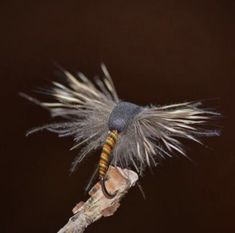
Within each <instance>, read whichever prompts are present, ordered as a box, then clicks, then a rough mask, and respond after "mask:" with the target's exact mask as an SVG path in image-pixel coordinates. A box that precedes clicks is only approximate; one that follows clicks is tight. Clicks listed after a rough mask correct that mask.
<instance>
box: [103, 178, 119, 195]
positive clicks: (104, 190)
mask: <svg viewBox="0 0 235 233" xmlns="http://www.w3.org/2000/svg"><path fill="white" fill-rule="evenodd" d="M105 181H106V179H105V178H100V185H101V189H102V192H103V194H104V196H105V197H106V198H108V199H112V198H114V197H115V196H116V195H117V192H118V191H115V192H114V193H109V192H108V190H107V188H106V186H105Z"/></svg>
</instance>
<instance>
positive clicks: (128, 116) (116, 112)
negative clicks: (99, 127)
mask: <svg viewBox="0 0 235 233" xmlns="http://www.w3.org/2000/svg"><path fill="white" fill-rule="evenodd" d="M142 110H143V107H141V106H138V105H136V104H133V103H129V102H119V103H118V104H117V105H116V106H115V107H114V108H113V110H112V112H111V114H110V116H109V122H108V127H109V129H110V130H117V131H118V132H122V131H124V130H125V129H126V127H127V126H128V124H129V123H130V122H131V121H132V119H133V118H134V116H135V115H137V114H138V113H139V112H141V111H142Z"/></svg>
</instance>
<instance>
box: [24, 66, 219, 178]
mask: <svg viewBox="0 0 235 233" xmlns="http://www.w3.org/2000/svg"><path fill="white" fill-rule="evenodd" d="M101 68H102V71H103V78H102V79H98V78H97V79H96V80H95V83H92V82H91V81H89V80H88V79H87V78H86V77H85V76H84V75H83V74H82V73H78V77H74V76H73V75H72V74H71V73H69V72H68V71H66V70H64V71H63V72H64V74H65V77H66V84H65V85H63V84H61V83H58V82H53V87H52V88H51V90H48V91H47V92H46V94H49V95H51V96H52V97H53V98H54V101H53V102H40V101H38V100H36V99H34V98H32V97H29V96H27V95H25V94H22V95H23V96H24V97H26V98H27V99H29V100H30V101H33V102H35V103H37V104H39V105H40V106H42V107H44V108H46V109H48V110H49V111H50V113H51V116H52V117H59V118H60V119H63V121H62V122H58V123H51V124H47V125H44V126H41V127H38V128H35V129H32V130H30V131H29V132H28V134H31V133H34V132H36V131H39V130H43V129H46V130H48V131H51V132H54V133H57V134H58V135H59V136H60V137H65V136H73V137H74V141H75V145H74V146H73V147H72V149H74V148H77V147H79V148H80V154H79V156H78V157H77V158H76V159H75V161H74V162H73V166H72V170H74V169H75V167H76V165H77V164H78V163H80V162H81V161H82V160H83V159H84V158H85V156H86V155H87V154H88V153H89V152H90V151H92V150H95V149H96V148H98V147H100V146H102V145H103V144H104V142H105V139H106V138H107V135H108V132H109V130H110V125H109V121H110V116H111V115H112V114H113V115H115V114H116V113H115V111H113V110H114V109H115V107H117V106H119V105H120V103H123V102H122V101H121V100H120V99H119V98H118V96H117V93H116V90H115V87H114V85H113V82H112V79H111V77H110V75H109V73H108V71H107V69H106V67H105V66H104V64H102V65H101ZM124 103H126V106H127V107H125V108H124V110H123V111H124V112H120V111H119V110H118V111H117V112H118V113H119V115H120V116H119V117H118V118H122V114H123V113H124V114H125V112H126V111H127V112H128V106H130V104H131V103H128V102H124ZM131 105H133V106H137V105H134V104H131ZM111 113H112V114H111ZM128 114H129V113H127V115H128ZM129 115H130V114H129ZM218 115H219V114H218V113H216V112H214V111H211V110H207V109H203V108H202V104H201V103H200V102H185V103H179V104H172V105H166V106H144V107H140V106H138V111H137V112H136V113H135V114H132V115H131V117H129V118H130V119H129V120H128V121H126V122H125V127H124V128H123V129H122V130H121V131H120V132H119V137H118V141H117V144H116V145H115V147H114V149H113V151H112V154H111V156H112V157H111V161H110V164H111V165H113V166H121V167H125V168H127V167H129V168H134V169H135V170H136V171H137V172H138V173H139V174H142V172H143V170H144V169H145V168H146V166H151V165H156V164H158V162H159V160H160V159H161V158H164V157H167V156H168V157H172V156H173V155H174V153H175V152H178V153H180V154H182V155H184V156H186V154H185V152H184V147H183V145H182V144H181V142H180V138H187V139H190V140H193V141H196V142H199V143H200V139H199V138H200V137H202V136H217V135H218V134H219V133H218V131H216V130H210V129H208V127H207V126H206V125H205V124H206V123H207V121H208V120H211V119H213V118H214V117H216V116H218ZM114 117H115V116H114ZM117 120H120V119H117ZM121 120H122V119H121ZM203 125H204V127H203Z"/></svg>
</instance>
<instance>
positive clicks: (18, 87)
mask: <svg viewBox="0 0 235 233" xmlns="http://www.w3.org/2000/svg"><path fill="white" fill-rule="evenodd" d="M234 9H235V2H234V1H232V0H231V1H229V0H224V1H222V0H221V1H211V0H203V1H201V0H195V1H190V0H189V1H186V0H182V1H176V0H155V1H121V0H120V1H78V0H76V1H72V0H71V1H15V2H13V1H2V2H1V7H0V17H1V20H0V26H1V27H0V28H1V36H0V56H1V62H0V80H1V92H0V95H1V134H0V135H1V144H0V151H1V170H0V172H1V176H0V177H1V180H2V181H1V203H2V204H1V218H0V219H1V221H2V224H1V232H4V233H5V232H9V233H16V232H34V233H37V232H44V233H49V232H50V233H51V232H57V231H58V229H59V228H60V227H62V226H63V225H64V224H65V223H66V222H67V220H68V218H69V217H70V216H71V214H72V213H71V210H72V208H73V206H74V205H75V204H76V203H77V202H79V201H80V200H85V198H86V196H84V192H83V189H84V187H85V185H86V183H87V181H88V179H89V177H90V175H91V173H92V171H93V168H94V166H95V163H96V162H97V157H98V156H99V152H95V153H93V154H92V155H91V156H90V159H87V160H86V161H85V162H84V163H83V164H82V165H81V166H80V167H79V169H78V171H77V172H76V173H75V174H73V175H70V173H69V168H70V164H71V162H72V160H73V158H74V157H75V156H76V155H77V154H78V151H69V148H70V147H71V146H72V144H73V143H72V138H66V139H61V138H57V136H56V135H54V134H51V133H48V132H42V133H38V134H35V135H33V136H31V137H25V132H26V131H27V130H28V129H30V128H32V127H34V126H39V125H42V124H44V123H48V122H51V119H50V117H49V114H48V113H47V112H46V111H45V110H43V109H41V108H40V107H38V106H35V105H33V104H32V103H29V102H28V101H26V100H24V99H23V98H21V97H19V95H18V92H21V91H23V92H26V93H29V94H32V92H31V91H32V90H35V89H36V88H38V87H48V86H49V85H50V82H51V81H52V80H58V79H60V78H58V77H57V76H56V74H55V73H56V69H57V68H56V67H55V65H54V64H55V63H58V64H60V65H61V66H62V67H64V68H66V69H67V70H69V71H71V72H72V73H76V72H77V71H78V70H79V71H82V72H84V73H85V74H86V75H87V76H88V77H90V78H93V77H94V76H95V75H96V74H100V72H101V71H100V63H101V62H104V63H105V64H106V65H107V67H108V69H109V71H110V73H111V75H112V77H113V80H114V83H115V85H116V89H117V91H118V93H119V96H120V98H121V99H124V100H128V101H132V102H135V103H137V104H140V105H145V104H150V103H151V104H156V105H162V104H170V103H177V102H182V101H187V100H197V99H200V100H201V99H205V100H206V104H207V106H209V107H213V108H215V109H217V110H218V111H219V112H221V113H222V114H223V118H222V119H220V120H219V121H218V122H217V123H216V124H217V125H218V127H219V128H221V129H222V135H221V136H220V137H216V138H209V139H204V140H203V142H204V143H205V144H206V147H203V146H201V145H197V144H195V143H191V142H188V141H186V142H185V144H186V147H187V154H188V156H189V157H190V158H192V160H193V163H191V162H190V161H188V160H187V159H185V158H182V157H179V158H177V159H168V160H165V161H163V163H162V165H161V166H159V167H157V168H155V169H154V171H153V173H154V174H151V172H149V171H146V173H145V176H144V177H143V178H142V179H141V184H142V186H143V189H144V191H145V194H146V200H144V199H143V198H142V196H141V194H140V192H139V190H138V189H137V188H133V189H132V190H131V191H130V192H129V193H128V195H127V196H126V197H125V198H124V199H123V201H122V203H121V207H120V208H119V210H118V211H117V213H116V214H115V215H114V216H112V217H110V218H105V219H102V220H100V221H98V222H97V223H94V224H92V225H91V226H90V227H89V228H88V229H87V231H86V232H87V233H88V232H110V231H111V232H113V233H114V232H158V233H171V232H180V233H183V232H185V233H186V232H191V233H193V232H195V233H196V232H197V233H198V232H200V233H202V232H207V233H208V232H213V233H217V232H218V233H221V232H223V233H230V232H235V222H234V219H235V213H234V209H235V182H234V181H235V179H234V178H235V153H234V113H235V111H234V102H233V101H234V100H235V98H234V97H235V93H234V78H235V77H234V75H235V69H234V53H235V50H234V39H235V36H234V23H235V14H234V13H235V12H234Z"/></svg>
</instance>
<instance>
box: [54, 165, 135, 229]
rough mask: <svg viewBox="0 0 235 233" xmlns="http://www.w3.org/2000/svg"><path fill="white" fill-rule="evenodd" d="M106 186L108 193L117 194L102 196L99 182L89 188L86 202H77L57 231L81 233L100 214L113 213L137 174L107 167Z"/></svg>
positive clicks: (132, 184) (100, 215)
mask: <svg viewBox="0 0 235 233" xmlns="http://www.w3.org/2000/svg"><path fill="white" fill-rule="evenodd" d="M107 177H108V180H107V181H106V187H107V189H108V191H109V193H114V192H115V191H116V190H118V192H117V195H116V196H115V197H114V198H112V199H108V198H106V197H105V196H104V194H103V192H102V190H101V186H100V184H99V182H98V183H97V184H96V185H95V186H94V187H93V188H92V189H91V190H90V192H89V195H90V198H89V199H88V200H87V201H86V202H82V201H81V202H79V203H78V204H77V205H76V206H75V207H74V208H73V214H74V215H73V216H72V217H71V218H70V219H69V221H68V223H67V224H66V225H65V226H64V227H63V228H61V229H60V230H59V231H58V233H82V232H84V230H85V229H86V228H87V227H88V226H89V225H90V224H91V223H93V222H95V221H97V220H98V219H100V218H101V217H102V216H103V217H107V216H111V215H113V214H114V212H115V211H116V210H117V208H118V207H119V206H120V200H121V198H122V197H123V196H124V195H125V194H126V193H127V192H128V190H129V189H130V188H131V187H132V186H134V185H135V183H136V181H137V180H138V175H137V174H136V173H135V172H134V171H132V170H128V169H121V168H117V167H112V166H110V167H109V170H108V173H107Z"/></svg>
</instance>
